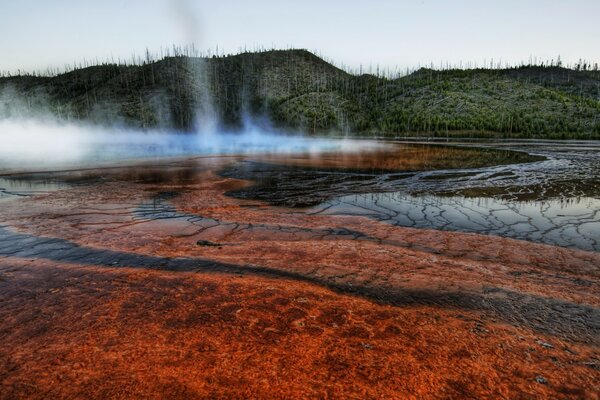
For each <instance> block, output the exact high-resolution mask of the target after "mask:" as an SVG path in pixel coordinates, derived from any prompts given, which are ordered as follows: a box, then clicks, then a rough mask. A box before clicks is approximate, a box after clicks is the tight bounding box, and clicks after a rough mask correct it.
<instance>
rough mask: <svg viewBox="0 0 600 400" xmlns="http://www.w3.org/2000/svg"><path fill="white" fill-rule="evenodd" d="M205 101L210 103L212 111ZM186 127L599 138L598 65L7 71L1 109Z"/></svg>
mask: <svg viewBox="0 0 600 400" xmlns="http://www.w3.org/2000/svg"><path fill="white" fill-rule="evenodd" d="M207 103H211V104H210V105H211V107H208V104H207ZM40 110H47V111H49V112H50V113H52V114H53V115H56V116H57V117H59V118H61V119H67V120H89V121H92V122H95V123H105V124H106V123H109V124H113V123H121V124H125V125H131V126H135V127H142V128H150V127H162V128H169V129H180V130H190V129H193V128H194V124H195V122H196V121H197V118H198V110H211V112H214V114H215V119H217V120H219V121H220V122H221V123H222V124H223V125H225V126H233V127H236V126H238V127H239V126H241V125H242V124H243V121H244V119H245V118H246V117H252V118H266V119H268V120H269V121H271V123H273V124H274V125H276V126H278V127H281V128H286V129H301V130H304V131H307V132H319V133H325V132H332V133H337V134H340V133H341V134H346V133H348V134H357V135H377V136H414V135H419V136H479V137H480V136H496V137H524V138H540V137H543V138H599V137H600V72H599V71H597V67H596V68H595V69H594V70H590V69H589V68H588V67H587V65H584V66H583V68H582V67H581V66H578V67H577V69H568V68H562V67H559V66H523V67H518V68H509V69H469V70H462V69H450V70H443V71H436V70H432V69H420V70H418V71H416V72H414V73H412V74H409V75H406V76H403V77H399V78H391V77H378V76H374V75H368V74H362V75H354V74H349V73H347V72H345V71H344V70H342V69H339V68H337V67H335V66H333V65H331V64H329V63H328V62H326V61H324V60H322V59H321V58H319V57H317V56H316V55H314V54H312V53H310V52H308V51H304V50H281V51H264V52H255V53H243V54H239V55H234V56H227V57H210V58H198V57H185V56H176V57H166V58H164V59H162V60H161V61H156V62H151V61H150V60H148V61H147V62H144V63H142V64H141V65H133V66H125V65H116V64H105V65H98V66H93V67H88V68H81V69H75V70H73V71H71V72H68V73H65V74H59V75H56V76H47V77H43V76H16V77H4V78H0V116H3V117H6V116H11V115H16V114H19V113H23V112H25V113H26V114H27V113H30V114H33V113H37V112H40Z"/></svg>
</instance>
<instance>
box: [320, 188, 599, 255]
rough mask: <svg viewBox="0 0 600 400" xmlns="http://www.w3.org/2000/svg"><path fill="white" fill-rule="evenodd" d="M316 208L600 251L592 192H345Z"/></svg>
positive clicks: (415, 225) (396, 222)
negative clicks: (532, 195) (520, 197)
mask: <svg viewBox="0 0 600 400" xmlns="http://www.w3.org/2000/svg"><path fill="white" fill-rule="evenodd" d="M311 212H312V213H318V214H326V215H361V216H368V217H371V218H374V219H377V220H380V221H385V222H388V223H392V224H394V225H398V226H405V227H413V228H425V229H440V230H447V231H461V232H474V233H481V234H488V235H497V236H504V237H510V238H514V239H522V240H530V241H534V242H541V243H547V244H554V245H559V246H564V247H576V248H579V249H583V250H595V251H600V199H597V198H591V197H579V198H571V199H569V198H567V199H555V200H541V201H514V200H503V199H497V198H489V197H476V198H465V197H461V196H451V197H445V196H434V195H424V196H413V195H408V194H405V193H403V192H394V193H369V194H357V195H350V196H342V197H340V198H337V199H334V200H331V201H328V202H325V203H323V204H322V205H320V206H317V207H315V208H313V209H312V210H311Z"/></svg>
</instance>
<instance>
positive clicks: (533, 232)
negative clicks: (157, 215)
mask: <svg viewBox="0 0 600 400" xmlns="http://www.w3.org/2000/svg"><path fill="white" fill-rule="evenodd" d="M308 142H309V141H303V142H302V143H303V146H305V147H298V148H296V150H295V152H293V153H289V154H284V155H282V154H280V153H277V152H276V153H270V152H268V153H263V154H252V155H249V154H245V155H240V156H236V157H229V158H228V159H227V161H226V162H225V164H227V163H228V164H229V165H228V166H226V167H225V168H221V167H219V168H221V169H219V170H218V171H215V172H217V173H218V174H220V175H222V176H223V177H229V178H237V179H243V180H249V181H252V182H253V184H251V185H249V186H245V187H243V188H241V189H236V190H234V191H231V192H229V193H228V194H229V195H230V196H234V197H237V198H241V199H256V200H262V201H265V202H267V203H270V204H272V205H277V206H285V207H294V208H296V212H300V213H309V214H335V215H359V216H365V217H368V218H372V219H376V220H379V221H384V222H387V223H391V224H394V225H398V226H406V227H415V228H426V229H440V230H449V231H462V232H474V233H482V234H489V235H497V236H503V237H509V238H515V239H523V240H530V241H534V242H540V243H547V244H552V245H559V246H564V247H573V248H579V249H583V250H593V251H600V144H599V143H598V142H525V141H524V142H483V143H476V144H473V143H460V144H459V145H460V146H461V147H448V146H445V145H444V146H441V145H427V144H391V143H389V142H374V141H353V142H351V141H341V142H339V143H338V142H336V141H334V140H327V141H323V142H319V141H317V142H315V144H314V146H313V145H312V144H310V143H308ZM315 146H316V147H315ZM482 149H483V150H482ZM514 150H518V151H519V152H515V151H514ZM259 153H260V152H259ZM123 157H125V155H123ZM214 158H215V159H221V160H223V158H221V156H215V157H214ZM201 164H202V163H201V162H200V161H199V159H194V158H191V159H189V158H188V159H180V160H169V159H166V158H161V161H160V163H152V164H146V165H143V164H139V163H138V164H130V165H129V166H128V167H126V168H123V167H119V168H104V169H93V168H92V169H89V168H88V169H79V170H75V171H65V172H44V173H35V174H21V175H12V176H9V175H6V176H4V177H0V200H7V199H11V198H13V199H14V198H19V197H26V196H33V195H37V194H43V193H47V192H49V191H53V190H57V189H61V188H64V187H69V186H71V185H74V184H75V185H94V184H95V183H98V182H104V181H107V180H110V181H123V182H136V183H145V184H149V185H167V186H169V185H170V186H172V187H177V190H181V189H185V187H186V186H187V185H195V184H198V183H199V182H201V179H202V178H201V174H200V171H206V170H207V168H208V169H210V168H211V167H206V166H202V167H201V166H200V165H201ZM221 164H222V163H220V164H219V165H221ZM123 165H128V163H127V162H124V163H123Z"/></svg>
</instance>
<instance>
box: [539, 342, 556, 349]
mask: <svg viewBox="0 0 600 400" xmlns="http://www.w3.org/2000/svg"><path fill="white" fill-rule="evenodd" d="M537 344H539V345H540V346H542V347H545V348H547V349H553V348H554V346H552V345H551V344H550V343H547V342H544V341H542V340H538V341H537Z"/></svg>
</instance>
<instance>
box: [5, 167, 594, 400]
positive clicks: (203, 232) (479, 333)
mask: <svg viewBox="0 0 600 400" xmlns="http://www.w3.org/2000/svg"><path fill="white" fill-rule="evenodd" d="M231 161H232V160H231V159H221V158H203V159H196V160H190V161H185V162H173V163H165V164H164V165H160V166H152V167H149V166H146V167H136V168H123V169H118V168H117V169H110V170H105V171H96V172H94V173H93V174H92V176H89V175H88V174H85V173H69V174H67V177H68V176H70V177H71V178H72V179H71V181H69V179H66V178H67V177H65V176H63V177H62V178H61V179H63V181H69V184H68V185H66V186H64V187H61V188H58V190H55V189H56V188H52V190H51V191H48V192H46V193H39V192H38V193H36V195H35V196H31V197H25V198H19V199H9V200H3V201H2V203H1V204H2V207H1V209H0V225H1V227H0V297H1V299H0V321H1V322H0V339H1V341H2V343H3V346H2V347H1V348H0V389H1V390H0V398H2V399H13V398H39V399H41V398H131V397H146V398H290V397H293V398H409V399H410V398H414V399H420V398H432V399H434V398H461V399H462V398H511V399H513V398H515V399H518V398H574V399H575V398H581V399H597V398H598V390H597V388H598V383H599V381H600V352H599V346H600V291H599V290H598V287H600V286H599V283H600V282H599V280H600V270H599V266H600V253H597V252H586V251H581V250H575V249H566V248H561V247H555V246H548V245H544V244H537V243H530V242H525V241H517V240H513V239H507V238H501V237H495V236H484V235H478V234H471V233H457V232H442V231H436V230H426V229H411V228H404V227H398V226H394V225H391V224H387V223H384V222H380V221H377V220H374V219H371V218H367V217H364V216H339V215H322V214H310V213H307V212H305V211H303V210H299V209H295V208H288V207H283V206H274V205H271V204H269V203H268V202H265V201H261V200H252V199H240V198H234V197H232V196H230V195H228V193H232V192H234V193H235V192H236V191H240V190H242V189H244V188H248V187H249V186H250V185H251V184H252V183H251V182H249V181H247V180H242V179H236V178H234V177H231V176H227V174H224V173H222V171H224V170H227V168H229V166H230V165H231ZM271 161H272V160H271Z"/></svg>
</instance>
